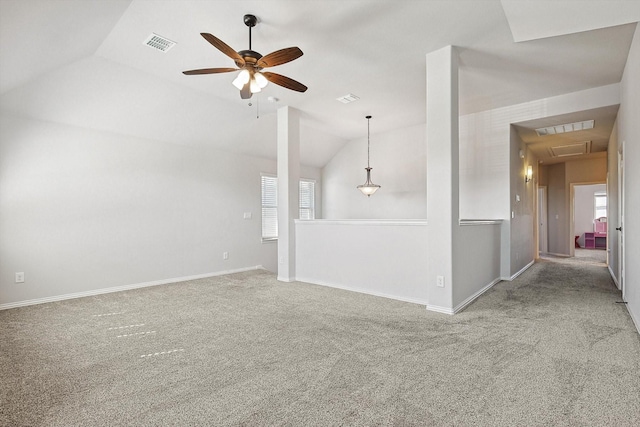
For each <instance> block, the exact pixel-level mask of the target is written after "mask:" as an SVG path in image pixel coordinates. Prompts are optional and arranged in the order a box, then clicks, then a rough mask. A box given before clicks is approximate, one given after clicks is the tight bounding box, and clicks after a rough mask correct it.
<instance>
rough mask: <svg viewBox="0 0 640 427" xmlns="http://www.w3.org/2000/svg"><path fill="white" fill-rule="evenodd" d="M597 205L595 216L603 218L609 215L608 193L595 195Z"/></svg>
mask: <svg viewBox="0 0 640 427" xmlns="http://www.w3.org/2000/svg"><path fill="white" fill-rule="evenodd" d="M593 199H594V205H595V215H594V217H595V218H596V219H597V218H602V217H606V216H607V195H606V193H596V194H594V195H593Z"/></svg>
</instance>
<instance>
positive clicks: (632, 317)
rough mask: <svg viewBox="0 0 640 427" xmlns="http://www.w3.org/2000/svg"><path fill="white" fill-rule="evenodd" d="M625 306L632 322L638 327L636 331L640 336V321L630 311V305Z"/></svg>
mask: <svg viewBox="0 0 640 427" xmlns="http://www.w3.org/2000/svg"><path fill="white" fill-rule="evenodd" d="M625 306H626V307H627V312H628V313H629V316H631V320H632V321H633V324H634V325H636V330H637V331H638V333H639V334H640V319H636V318H635V317H634V315H633V312H632V311H631V310H629V304H625Z"/></svg>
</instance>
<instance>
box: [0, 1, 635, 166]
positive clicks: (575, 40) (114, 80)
mask: <svg viewBox="0 0 640 427" xmlns="http://www.w3.org/2000/svg"><path fill="white" fill-rule="evenodd" d="M587 3H588V6H586V5H585V4H587ZM580 5H582V7H581V8H578V12H575V13H573V14H568V15H567V18H566V19H564V18H563V19H561V20H558V19H557V16H563V15H565V14H566V11H567V10H571V8H572V7H573V8H576V7H577V6H580ZM246 13H253V14H255V15H256V16H258V18H259V20H260V22H259V24H258V25H257V26H256V27H255V28H254V30H253V46H252V47H253V50H256V51H258V52H260V53H262V54H263V55H265V54H267V53H269V52H272V51H274V50H277V49H281V48H284V47H290V46H298V47H300V48H301V49H302V51H303V52H304V56H302V57H301V58H299V59H297V60H296V61H293V62H291V63H289V64H285V65H282V66H279V67H274V68H273V71H274V72H277V73H281V74H284V75H287V76H289V77H291V78H293V79H295V80H298V81H300V82H302V83H304V84H305V85H307V86H308V87H309V90H308V91H307V92H306V93H297V92H293V91H289V90H286V89H283V88H281V87H279V86H276V85H274V84H270V85H269V86H267V88H266V89H265V90H264V91H263V92H262V93H261V94H260V96H254V98H252V99H251V100H250V101H251V104H252V105H251V106H249V105H248V102H247V101H246V100H241V99H240V96H239V94H238V91H237V90H236V89H235V88H234V87H233V86H232V85H231V81H232V80H233V78H234V77H235V76H234V73H230V74H218V75H202V76H185V75H183V74H182V73H181V71H183V70H189V69H195V68H205V67H232V66H233V62H232V61H231V60H230V59H229V58H228V57H226V56H224V55H223V54H222V53H220V52H219V51H217V50H216V49H215V48H213V47H212V46H211V45H210V44H209V43H207V42H206V41H205V40H204V39H203V38H202V37H201V36H200V35H199V33H201V32H209V33H212V34H214V35H215V36H217V37H218V38H220V39H221V40H223V41H224V42H226V43H227V44H229V45H230V46H232V47H233V48H234V49H237V50H241V49H247V48H248V29H247V27H246V26H245V25H244V23H243V21H242V17H243V15H244V14H246ZM545 14H547V15H550V16H553V17H554V19H547V20H545V19H541V17H543V16H544V15H545ZM527 17H528V18H529V19H527ZM578 17H580V19H577V18H578ZM585 17H586V18H585ZM587 18H588V19H587ZM638 20H640V2H638V1H636V0H633V1H614V0H592V1H589V2H583V1H580V2H575V1H553V2H546V1H540V2H521V1H505V0H503V1H502V2H501V1H499V0H482V1H478V0H443V1H436V0H430V1H426V0H425V1H415V0H401V1H393V2H392V1H388V0H385V1H382V0H378V1H375V0H341V1H337V0H336V1H333V0H326V1H317V0H316V1H313V0H307V1H304V0H271V1H264V0H252V1H238V0H234V1H208V2H205V1H189V0H179V1H178V0H174V1H171V0H167V1H157V0H156V1H145V0H133V1H129V0H104V1H99V0H94V1H85V0H57V1H50V0H44V1H43V0H2V1H0V108H3V109H5V110H8V111H12V112H15V113H17V114H23V115H27V116H30V117H34V118H38V119H42V120H49V121H56V122H61V123H67V124H71V125H76V126H81V127H86V128H92V129H98V130H103V131H109V132H116V133H120V134H127V135H133V136H137V137H141V138H148V139H154V140H159V141H165V142H170V143H177V144H183V145H190V146H198V147H213V148H219V149H225V150H231V151H235V152H241V153H247V154H254V155H257V156H262V157H269V158H275V153H276V137H275V129H276V126H275V125H276V118H275V111H276V110H277V108H279V107H281V106H284V105H290V106H293V107H295V108H298V109H299V110H301V111H302V123H301V139H302V143H301V157H302V162H303V163H304V164H307V165H313V166H323V165H324V164H326V162H328V161H329V160H330V159H331V158H332V157H333V155H335V153H336V152H337V151H338V150H339V149H340V148H341V147H342V146H343V145H344V144H345V143H346V142H347V141H349V140H352V139H355V138H360V137H362V136H363V135H364V134H365V133H366V120H365V119H364V116H365V115H367V114H371V115H373V119H372V121H371V132H372V137H374V136H375V134H376V133H380V132H385V131H389V130H392V129H396V128H401V127H407V126H411V125H416V124H419V123H424V121H425V115H426V114H425V105H426V102H425V99H426V98H425V91H426V85H425V64H426V59H425V56H426V54H427V53H429V52H432V51H434V50H436V49H438V48H440V47H443V46H446V45H449V44H452V45H456V46H459V47H460V62H461V70H460V106H461V107H460V108H461V113H462V114H466V113H471V112H475V111H482V110H486V109H490V108H496V107H501V106H506V105H511V104H516V103H521V102H526V101H530V100H534V99H540V98H544V97H549V96H555V95H560V94H563V93H569V92H574V91H577V90H582V89H587V88H590V87H597V86H603V85H607V84H611V83H616V82H619V81H620V78H621V76H622V72H623V70H624V65H625V62H626V58H627V54H628V50H629V46H630V43H631V39H632V36H633V31H634V29H635V24H629V23H630V22H636V21H638ZM624 24H626V25H624ZM534 30H535V31H534ZM587 30H591V31H587ZM576 31H580V32H577V33H576ZM152 32H155V33H156V34H159V35H162V36H164V37H167V38H169V39H171V40H173V41H175V42H177V45H176V46H174V47H173V48H172V49H171V50H170V51H169V52H167V53H161V52H159V51H155V50H153V49H150V48H149V47H147V46H144V45H143V41H144V40H145V39H146V38H147V36H148V35H149V34H150V33H152ZM512 34H513V35H512ZM514 35H516V37H515V38H516V39H520V40H528V41H524V42H518V43H516V42H514ZM541 37H544V38H541ZM347 93H353V94H356V95H357V96H359V97H360V98H361V99H360V100H359V101H357V102H354V103H352V104H347V105H345V104H341V103H339V102H338V101H336V99H335V98H337V97H339V96H342V95H345V94H347ZM269 96H273V97H276V98H278V99H279V102H277V103H270V102H268V101H267V97H269ZM258 115H259V118H257V116H258Z"/></svg>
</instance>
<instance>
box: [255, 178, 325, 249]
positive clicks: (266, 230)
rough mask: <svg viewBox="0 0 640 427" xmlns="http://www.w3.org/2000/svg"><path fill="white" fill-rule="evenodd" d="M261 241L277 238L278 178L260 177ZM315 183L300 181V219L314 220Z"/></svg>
mask: <svg viewBox="0 0 640 427" xmlns="http://www.w3.org/2000/svg"><path fill="white" fill-rule="evenodd" d="M261 178H262V241H270V240H276V239H277V238H278V178H277V177H275V176H272V175H262V177H261ZM315 187H316V182H315V181H313V180H310V179H302V180H300V206H299V207H300V219H315V217H316V204H315Z"/></svg>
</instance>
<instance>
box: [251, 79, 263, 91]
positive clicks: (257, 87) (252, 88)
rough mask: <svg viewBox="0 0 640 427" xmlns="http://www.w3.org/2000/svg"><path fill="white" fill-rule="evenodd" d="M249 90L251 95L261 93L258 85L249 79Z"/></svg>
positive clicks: (254, 80)
mask: <svg viewBox="0 0 640 427" xmlns="http://www.w3.org/2000/svg"><path fill="white" fill-rule="evenodd" d="M249 90H250V91H251V93H258V92H261V91H262V89H261V88H260V85H259V84H258V83H257V82H256V79H251V83H249Z"/></svg>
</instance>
